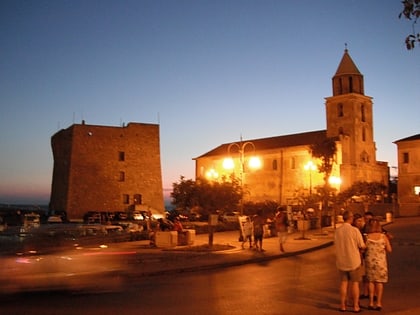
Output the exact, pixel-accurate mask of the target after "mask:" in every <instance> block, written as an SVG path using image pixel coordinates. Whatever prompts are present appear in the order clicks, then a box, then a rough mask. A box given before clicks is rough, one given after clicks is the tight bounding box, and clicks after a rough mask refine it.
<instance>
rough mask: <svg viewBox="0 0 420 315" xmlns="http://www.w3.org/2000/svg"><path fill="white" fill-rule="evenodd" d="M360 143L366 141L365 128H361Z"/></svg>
mask: <svg viewBox="0 0 420 315" xmlns="http://www.w3.org/2000/svg"><path fill="white" fill-rule="evenodd" d="M362 141H366V128H365V127H363V128H362Z"/></svg>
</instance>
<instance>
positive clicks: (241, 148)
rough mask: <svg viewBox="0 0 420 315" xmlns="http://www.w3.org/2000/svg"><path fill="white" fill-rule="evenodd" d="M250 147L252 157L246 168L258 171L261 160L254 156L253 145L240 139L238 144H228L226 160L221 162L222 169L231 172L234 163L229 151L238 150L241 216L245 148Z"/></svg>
mask: <svg viewBox="0 0 420 315" xmlns="http://www.w3.org/2000/svg"><path fill="white" fill-rule="evenodd" d="M248 146H251V147H252V149H253V153H254V155H252V156H251V157H250V158H249V161H248V166H249V168H251V169H258V168H260V167H261V160H260V159H259V158H258V157H257V156H256V155H255V145H254V144H253V143H252V142H251V141H246V142H242V138H241V141H240V142H234V143H231V144H229V146H228V156H229V157H228V158H226V159H224V161H223V167H224V168H225V169H228V170H232V169H234V168H235V163H234V161H233V159H232V158H231V152H230V151H231V149H232V147H236V148H237V149H238V153H239V178H240V186H241V206H240V213H241V215H243V210H244V209H243V208H244V207H243V198H244V193H243V186H244V183H243V174H244V171H245V148H246V147H248Z"/></svg>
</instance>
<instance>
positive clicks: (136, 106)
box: [0, 0, 420, 204]
mask: <svg viewBox="0 0 420 315" xmlns="http://www.w3.org/2000/svg"><path fill="white" fill-rule="evenodd" d="M401 10H402V6H401V1H399V0H388V1H381V0H370V1H365V0H355V1H336V0H325V1H310V0H305V1H247V0H245V1H243V0H229V1H218V0H216V1H192V0H185V1H169V0H161V1H146V0H144V1H138V0H133V1H127V0H122V1H110V0H102V1H94V0H92V1H77V0H74V1H62V0H57V1H52V0H51V1H47V0H45V1H29V2H28V1H21V0H4V1H1V3H0V41H1V43H2V53H1V58H0V91H1V92H0V105H1V107H0V108H1V114H0V203H18V202H25V203H26V202H30V201H32V202H37V203H44V204H47V203H48V201H49V194H50V190H51V180H52V169H53V158H52V152H51V145H50V139H51V136H52V135H53V134H55V133H56V132H57V131H59V130H60V129H64V128H68V127H69V126H70V125H72V124H73V123H81V121H82V120H85V121H86V124H92V125H108V126H121V125H122V124H127V123H129V122H142V123H157V124H159V125H160V148H161V163H162V174H163V186H164V189H165V190H164V191H165V192H168V189H169V190H170V189H171V187H172V183H174V182H176V181H178V180H179V178H180V176H181V175H182V176H184V177H185V178H187V179H189V178H192V179H194V174H195V165H194V161H193V158H195V157H198V156H200V155H202V154H204V153H206V152H208V151H210V150H211V149H213V148H215V147H216V146H218V145H220V144H222V143H228V142H238V141H240V137H241V136H242V137H243V140H244V141H246V140H247V139H256V138H264V137H272V136H278V135H287V134H294V133H299V132H306V131H311V130H322V129H325V128H326V118H325V105H324V103H325V100H324V98H326V97H329V96H331V95H332V83H331V78H332V77H333V75H334V74H335V72H336V70H337V68H336V67H337V65H338V64H339V62H340V59H341V57H342V55H343V52H344V49H345V43H347V48H348V50H349V53H350V55H351V57H352V58H353V60H354V62H355V63H356V64H357V66H358V68H359V70H360V72H361V73H362V74H363V75H364V85H365V95H367V96H371V97H373V102H374V105H373V106H374V117H373V121H374V138H375V140H376V147H377V152H376V154H377V156H376V159H377V160H378V161H386V162H388V163H389V166H390V167H394V166H397V148H396V145H395V144H393V141H396V140H398V139H401V138H405V137H408V136H411V135H414V134H418V133H419V132H420V130H419V119H418V117H420V106H419V101H420V89H419V86H420V47H418V48H417V47H416V48H415V49H414V50H413V51H407V50H406V48H405V44H404V39H405V37H406V35H407V34H408V33H409V32H410V31H411V29H412V28H411V24H409V23H408V22H406V21H405V20H400V19H398V14H399V13H400V11H401ZM256 149H258V148H256ZM393 171H395V169H393ZM212 176H215V174H212Z"/></svg>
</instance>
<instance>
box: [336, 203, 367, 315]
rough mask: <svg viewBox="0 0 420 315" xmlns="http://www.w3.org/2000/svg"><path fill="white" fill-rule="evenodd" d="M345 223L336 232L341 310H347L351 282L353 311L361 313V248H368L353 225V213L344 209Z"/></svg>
mask: <svg viewBox="0 0 420 315" xmlns="http://www.w3.org/2000/svg"><path fill="white" fill-rule="evenodd" d="M343 220H344V223H343V224H342V225H341V226H340V227H338V228H337V230H336V231H335V234H334V244H335V251H336V265H337V269H338V270H339V274H340V280H341V283H340V308H339V311H340V312H345V311H346V300H347V289H348V286H349V282H350V287H351V292H352V296H353V312H354V313H360V312H361V309H360V305H359V293H360V289H359V282H360V281H361V280H362V260H361V258H360V250H363V249H365V248H366V245H365V242H364V241H363V237H362V234H361V233H360V231H359V229H358V228H356V227H354V226H352V225H351V223H352V222H353V213H352V212H351V211H348V210H346V211H344V213H343Z"/></svg>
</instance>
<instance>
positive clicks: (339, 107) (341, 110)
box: [337, 103, 344, 117]
mask: <svg viewBox="0 0 420 315" xmlns="http://www.w3.org/2000/svg"><path fill="white" fill-rule="evenodd" d="M337 112H338V117H343V116H344V106H343V104H342V103H338V104H337Z"/></svg>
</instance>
